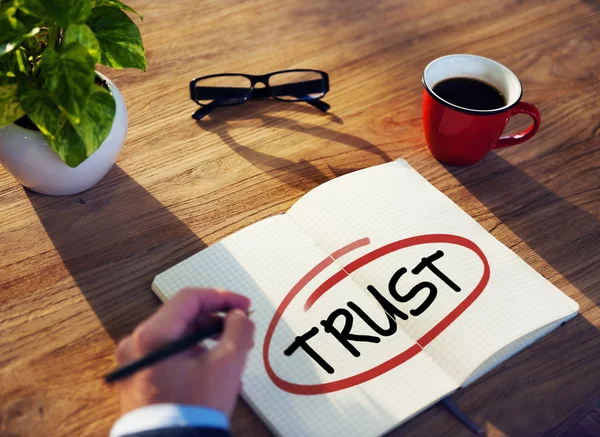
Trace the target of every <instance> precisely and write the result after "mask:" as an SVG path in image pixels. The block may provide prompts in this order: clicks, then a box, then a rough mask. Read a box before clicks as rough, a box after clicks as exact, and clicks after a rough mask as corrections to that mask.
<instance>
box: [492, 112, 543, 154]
mask: <svg viewBox="0 0 600 437" xmlns="http://www.w3.org/2000/svg"><path fill="white" fill-rule="evenodd" d="M516 114H527V115H529V116H530V117H531V118H533V123H532V124H531V125H530V126H529V127H528V128H527V129H525V130H522V131H521V132H517V133H516V134H512V135H507V136H504V137H500V138H499V139H498V141H496V144H495V145H494V147H492V149H501V148H502V147H510V146H516V145H517V144H521V143H524V142H525V141H527V140H529V139H530V138H532V137H533V136H534V135H535V134H536V133H537V131H538V129H539V128H540V123H541V122H542V117H541V116H540V111H539V110H538V108H536V107H535V106H533V105H531V104H529V103H525V102H519V103H517V104H516V105H515V106H514V107H513V108H512V109H511V111H510V116H511V117H512V116H513V115H516Z"/></svg>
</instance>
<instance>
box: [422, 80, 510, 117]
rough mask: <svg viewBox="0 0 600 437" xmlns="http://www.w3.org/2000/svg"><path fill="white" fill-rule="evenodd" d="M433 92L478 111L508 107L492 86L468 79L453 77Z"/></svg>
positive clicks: (500, 94)
mask: <svg viewBox="0 0 600 437" xmlns="http://www.w3.org/2000/svg"><path fill="white" fill-rule="evenodd" d="M433 92H434V93H435V94H437V95H438V96H440V97H441V98H442V99H444V100H446V101H447V102H450V103H452V104H454V105H457V106H460V107H463V108H467V109H478V110H489V109H498V108H502V107H503V106H506V100H505V99H504V96H503V95H502V93H501V92H500V91H498V90H497V89H496V88H494V87H493V86H492V85H490V84H487V83H485V82H482V81H480V80H477V79H471V78H468V77H453V78H452V79H446V80H443V81H441V82H440V83H438V84H436V85H435V86H434V87H433Z"/></svg>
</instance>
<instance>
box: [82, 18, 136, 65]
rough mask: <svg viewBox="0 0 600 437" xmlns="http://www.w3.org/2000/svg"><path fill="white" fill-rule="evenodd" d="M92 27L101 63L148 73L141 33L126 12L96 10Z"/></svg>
mask: <svg viewBox="0 0 600 437" xmlns="http://www.w3.org/2000/svg"><path fill="white" fill-rule="evenodd" d="M88 26H90V29H92V31H93V32H94V34H95V35H96V39H97V40H98V43H99V44H100V50H101V57H100V63H101V64H104V65H107V66H109V67H113V68H139V69H141V70H143V71H146V56H145V54H144V45H143V43H142V37H141V36H140V31H139V30H138V28H137V26H136V25H135V23H134V22H133V21H131V18H129V17H128V16H127V14H126V13H125V12H123V11H121V10H119V9H117V8H112V7H99V8H94V9H93V10H92V17H91V18H90V20H89V21H88Z"/></svg>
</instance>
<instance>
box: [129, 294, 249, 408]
mask: <svg viewBox="0 0 600 437" xmlns="http://www.w3.org/2000/svg"><path fill="white" fill-rule="evenodd" d="M249 306H250V300H249V299H248V298H247V297H245V296H241V295H239V294H235V293H231V292H227V291H217V290H210V289H186V290H182V291H181V292H179V293H178V294H177V295H176V296H175V297H174V298H173V299H171V300H170V301H169V302H167V303H166V304H165V305H164V306H163V307H161V308H160V309H159V310H158V311H157V312H156V313H155V314H153V315H152V316H151V317H150V318H149V319H148V320H146V321H144V322H143V323H141V324H140V325H139V326H138V327H137V328H136V329H135V330H134V331H133V334H132V335H130V336H128V337H126V338H124V339H123V340H121V342H120V343H119V345H118V347H117V361H118V363H119V365H120V366H122V365H124V364H127V363H129V362H131V361H133V360H136V359H139V358H141V357H143V356H145V355H147V354H148V353H150V352H152V351H154V350H156V349H158V348H160V347H162V346H164V345H166V344H167V343H170V342H172V341H174V340H177V339H179V338H181V337H182V336H183V335H185V334H188V333H190V332H192V331H194V330H195V329H197V328H199V327H201V326H205V325H207V324H210V322H211V320H213V318H214V317H217V316H215V314H214V313H215V312H219V311H226V312H227V313H228V314H227V317H226V319H225V329H224V331H223V334H222V336H221V338H220V340H219V343H218V344H217V345H216V346H215V347H214V348H213V349H211V350H206V349H204V348H202V347H200V346H198V347H195V348H192V349H190V350H188V351H185V352H182V353H180V354H178V355H175V356H174V357H171V358H169V359H166V360H165V361H162V362H160V363H158V364H156V365H154V366H152V367H149V368H146V369H143V370H140V371H138V372H137V373H135V374H134V375H132V376H130V377H129V378H127V379H125V380H123V381H121V382H119V383H118V384H117V387H118V389H119V395H120V400H121V412H122V414H125V413H127V412H129V411H131V410H133V409H135V408H139V407H144V406H146V405H151V404H157V403H178V404H187V405H199V406H203V407H209V408H215V409H217V410H220V411H222V412H223V413H225V414H226V415H227V416H229V415H231V412H232V411H233V408H234V406H235V401H236V398H237V395H238V393H239V391H240V388H241V376H242V372H243V370H244V366H245V364H246V356H247V354H248V352H249V351H250V349H251V348H252V346H253V340H252V336H253V333H254V325H253V323H252V321H250V319H249V318H248V317H247V316H246V311H248V308H249Z"/></svg>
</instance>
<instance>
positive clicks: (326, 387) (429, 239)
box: [263, 234, 490, 395]
mask: <svg viewBox="0 0 600 437" xmlns="http://www.w3.org/2000/svg"><path fill="white" fill-rule="evenodd" d="M365 241H366V243H365ZM368 241H369V240H368V239H361V240H358V241H356V242H354V243H351V244H349V245H348V246H346V248H344V249H340V250H338V251H336V252H335V253H336V254H337V255H338V256H341V255H342V254H344V253H348V252H349V251H350V250H352V249H354V248H356V247H360V246H363V245H365V244H368ZM428 243H448V244H456V245H458V246H462V247H465V248H467V249H470V250H472V251H473V252H475V253H476V254H477V255H478V256H479V258H480V259H481V261H482V262H483V274H482V276H481V280H480V281H479V283H478V284H477V286H476V287H475V288H474V289H473V291H472V292H471V293H470V294H469V295H468V296H467V297H466V298H465V299H464V300H463V301H462V302H461V303H460V304H458V306H457V307H456V308H454V309H453V310H452V311H450V313H449V314H448V315H447V316H446V317H444V318H443V319H442V320H441V321H439V322H438V323H437V324H436V325H435V326H434V327H433V328H431V329H430V330H429V331H427V332H426V333H425V335H423V336H422V337H421V338H420V339H419V340H417V342H416V343H415V344H414V345H413V346H411V347H409V348H408V349H406V350H405V351H403V352H401V353H399V354H398V355H396V356H394V357H392V358H390V359H389V360H387V361H384V362H383V363H381V364H379V365H377V366H375V367H373V368H372V369H369V370H366V371H364V372H361V373H359V374H358V375H354V376H350V377H347V378H344V379H340V380H338V381H333V382H327V383H323V384H295V383H291V382H288V381H285V380H283V379H281V378H280V377H279V376H277V375H276V374H275V372H274V371H273V368H272V367H271V363H270V362H269V346H270V344H271V339H272V337H273V333H274V332H275V327H276V326H277V323H279V320H280V319H281V317H282V316H283V313H284V312H285V310H286V309H287V307H288V306H289V304H290V303H291V302H292V300H293V299H294V298H295V297H296V295H297V294H298V293H299V292H300V291H301V290H302V289H303V288H304V287H305V286H306V285H307V284H308V283H309V282H310V281H311V280H312V279H313V278H314V277H315V276H317V275H318V274H319V273H320V272H322V271H323V270H324V269H325V268H326V267H327V266H329V265H331V264H332V263H333V262H334V258H333V257H327V258H326V259H324V260H323V261H321V262H320V263H319V264H317V265H316V266H315V267H313V268H312V269H311V270H310V271H309V272H308V273H307V274H306V275H304V276H303V277H302V278H301V279H300V280H299V281H298V283H297V284H296V285H294V287H292V289H291V290H290V291H289V292H288V294H287V295H286V296H285V298H284V299H283V300H282V301H281V303H280V304H279V307H278V308H277V310H276V311H275V314H274V315H273V318H272V319H271V322H270V323H269V327H268V328H267V333H266V335H265V341H264V344H263V361H264V364H265V369H266V371H267V374H268V375H269V378H271V381H273V383H274V384H275V385H276V386H277V387H279V388H280V389H282V390H284V391H287V392H289V393H294V394H299V395H316V394H324V393H331V392H334V391H338V390H343V389H346V388H349V387H353V386H355V385H358V384H362V383H363V382H366V381H369V380H371V379H373V378H376V377H378V376H379V375H382V374H384V373H385V372H388V371H390V370H392V369H393V368H395V367H397V366H399V365H400V364H402V363H404V362H406V361H408V360H409V359H410V358H412V357H414V356H415V355H417V354H418V353H419V352H421V351H422V350H423V348H424V347H425V346H426V345H427V344H429V343H430V342H431V341H433V339H435V338H436V337H437V336H438V335H440V333H442V331H444V329H446V328H447V327H448V326H449V325H450V324H451V323H452V322H453V321H455V320H456V319H457V318H458V316H460V315H461V314H462V313H463V312H464V311H465V310H466V309H467V308H468V307H469V306H470V305H471V304H472V303H473V302H474V301H475V300H476V299H477V298H478V297H479V295H480V294H481V293H482V292H483V290H484V289H485V287H486V285H487V283H488V281H489V279H490V266H489V263H488V260H487V258H486V257H485V255H484V253H483V251H482V250H481V249H480V248H479V246H477V245H476V244H475V243H473V242H472V241H471V240H468V239H466V238H463V237H459V236H457V235H449V234H429V235H420V236H416V237H411V238H406V239H403V240H398V241H395V242H393V243H389V244H386V245H385V246H382V247H380V248H378V249H375V250H373V251H371V252H369V253H367V254H365V255H363V256H361V257H360V258H358V259H356V260H355V261H352V262H351V263H349V264H348V265H347V266H345V267H344V268H343V270H340V271H339V272H338V273H336V274H334V275H333V276H332V277H330V278H329V279H327V280H326V281H325V282H324V283H323V284H322V285H321V286H320V287H319V288H318V289H317V290H316V291H315V292H314V293H313V294H311V296H310V297H309V299H308V300H307V302H306V305H305V311H306V310H307V309H309V308H310V307H311V306H312V304H314V302H316V300H317V299H318V298H319V297H321V296H322V295H323V294H324V293H325V292H326V291H328V290H329V289H331V288H332V287H333V286H334V285H336V284H337V283H338V282H340V281H342V280H343V279H345V278H347V277H348V275H349V274H350V273H352V272H353V271H355V270H358V269H359V268H361V267H362V266H364V265H366V264H368V263H370V262H372V261H375V260H376V259H379V258H381V257H383V256H385V255H388V254H390V253H392V252H395V251H397V250H400V249H405V248H407V247H411V246H417V245H420V244H428Z"/></svg>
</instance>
